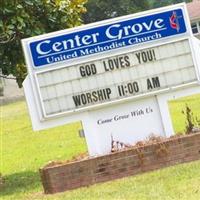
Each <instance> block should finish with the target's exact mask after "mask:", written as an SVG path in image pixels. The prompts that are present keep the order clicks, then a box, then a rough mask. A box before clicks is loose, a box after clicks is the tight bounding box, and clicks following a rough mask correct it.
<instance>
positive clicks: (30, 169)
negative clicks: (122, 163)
mask: <svg viewBox="0 0 200 200" xmlns="http://www.w3.org/2000/svg"><path fill="white" fill-rule="evenodd" d="M186 102H187V104H188V106H189V107H191V109H192V110H193V112H194V115H196V116H197V117H199V118H200V95H196V96H192V97H188V98H185V99H180V100H178V101H172V102H170V104H169V107H170V110H171V113H172V119H173V123H174V126H175V130H176V132H183V130H184V123H185V117H184V115H183V114H182V110H183V109H184V108H185V104H186ZM79 129H81V123H80V122H76V123H74V124H70V125H65V126H62V127H57V128H53V129H49V130H45V131H38V132H33V131H32V127H31V123H30V119H29V116H28V113H27V108H26V103H25V102H24V101H22V102H17V103H13V104H9V105H5V106H1V133H0V134H1V136H0V137H1V149H0V150H1V169H0V173H2V175H3V177H4V179H5V183H4V187H3V188H1V191H0V199H1V198H2V199H3V200H68V199H71V200H76V199H77V200H78V199H85V200H90V199H91V200H93V199H94V200H95V199H99V200H104V199H105V200H107V199H108V200H109V199H114V200H115V199H116V200H123V199H130V200H199V199H200V161H196V162H192V163H188V164H182V165H177V166H173V167H169V168H166V169H162V170H157V171H154V172H149V173H145V174H141V175H137V176H134V177H128V178H123V179H120V180H116V181H112V182H107V183H103V184H97V185H93V186H90V187H84V188H81V189H77V190H73V191H67V192H64V193H59V194H55V195H44V194H43V188H42V185H41V182H40V177H39V173H38V169H39V168H40V167H42V166H44V165H45V164H47V163H48V162H49V161H52V160H67V159H71V158H72V157H73V156H75V155H78V154H80V153H83V152H86V151H87V148H86V144H85V140H84V139H83V138H80V137H79V136H78V130H79Z"/></svg>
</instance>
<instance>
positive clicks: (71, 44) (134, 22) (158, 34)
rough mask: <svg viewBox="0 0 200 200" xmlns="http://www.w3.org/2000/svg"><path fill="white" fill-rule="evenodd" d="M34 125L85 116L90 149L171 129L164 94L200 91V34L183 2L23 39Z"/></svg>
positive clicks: (98, 152) (40, 126)
mask: <svg viewBox="0 0 200 200" xmlns="http://www.w3.org/2000/svg"><path fill="white" fill-rule="evenodd" d="M22 45H23V49H24V53H25V58H26V62H27V67H28V71H29V75H28V77H27V78H26V80H25V82H24V88H25V94H26V98H27V102H28V107H29V111H30V115H31V119H32V124H33V129H34V130H41V129H45V128H50V127H54V126H58V125H62V124H66V123H70V122H73V121H77V120H81V121H82V123H83V127H84V132H85V136H86V141H87V145H88V150H89V154H90V155H102V154H107V153H109V152H110V150H111V138H114V139H116V140H119V141H121V142H124V143H129V144H133V143H134V142H136V141H138V140H142V139H145V138H146V137H148V136H149V135H150V134H152V133H154V134H158V135H162V136H170V135H171V134H173V127H172V123H171V119H170V116H169V111H168V105H167V101H168V100H170V99H172V98H173V97H178V96H185V95H186V94H193V93H198V92H200V86H199V80H200V62H199V56H198V55H197V52H198V51H200V47H199V41H198V40H196V39H194V38H193V36H192V32H191V29H190V23H189V19H188V15H187V12H186V6H185V4H178V5H175V6H170V7H165V8H161V9H156V10H152V11H147V12H143V13H139V14H134V15H128V16H125V17H120V18H116V19H112V20H106V21H102V22H99V23H94V24H91V25H86V26H81V27H77V28H73V29H69V30H64V31H59V32H55V33H50V34H45V35H41V36H37V37H33V38H28V39H24V40H22Z"/></svg>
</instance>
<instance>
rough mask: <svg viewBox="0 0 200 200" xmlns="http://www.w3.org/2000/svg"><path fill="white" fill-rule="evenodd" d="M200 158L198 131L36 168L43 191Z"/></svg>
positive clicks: (69, 187) (111, 178) (71, 186)
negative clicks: (38, 170)
mask: <svg viewBox="0 0 200 200" xmlns="http://www.w3.org/2000/svg"><path fill="white" fill-rule="evenodd" d="M198 159H200V133H197V134H192V135H186V136H181V137H178V138H171V139H167V140H166V141H163V142H159V143H154V144H148V145H145V146H141V147H137V148H136V147H134V148H131V149H128V150H124V151H120V152H116V153H112V154H109V155H105V156H100V157H96V158H91V159H87V160H83V161H78V162H73V163H67V164H60V165H57V166H51V167H44V168H42V169H40V175H41V179H42V184H43V187H44V192H45V193H56V192H63V191H66V190H70V189H75V188H79V187H82V186H88V185H92V184H95V183H99V182H105V181H110V180H114V179H118V178H122V177H126V176H132V175H135V174H139V173H143V172H147V171H151V170H155V169H160V168H163V167H167V166H171V165H175V164H179V163H185V162H190V161H194V160H198Z"/></svg>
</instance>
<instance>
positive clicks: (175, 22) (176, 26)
mask: <svg viewBox="0 0 200 200" xmlns="http://www.w3.org/2000/svg"><path fill="white" fill-rule="evenodd" d="M180 18H181V16H177V13H176V12H175V11H173V13H172V16H171V17H170V18H169V21H170V26H171V27H172V28H173V29H176V30H177V32H179V31H180V24H179V19H180Z"/></svg>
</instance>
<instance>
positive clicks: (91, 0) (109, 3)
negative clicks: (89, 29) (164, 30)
mask: <svg viewBox="0 0 200 200" xmlns="http://www.w3.org/2000/svg"><path fill="white" fill-rule="evenodd" d="M86 9H87V13H85V14H83V21H84V23H86V24H87V23H91V22H96V21H100V20H104V19H109V18H113V17H118V16H122V15H127V14H132V13H136V12H139V11H143V10H147V9H149V4H148V1H146V0H140V1H138V0H88V3H87V4H86Z"/></svg>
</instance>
